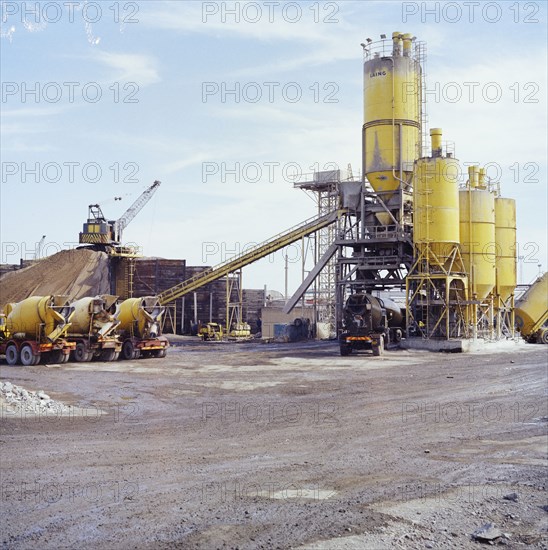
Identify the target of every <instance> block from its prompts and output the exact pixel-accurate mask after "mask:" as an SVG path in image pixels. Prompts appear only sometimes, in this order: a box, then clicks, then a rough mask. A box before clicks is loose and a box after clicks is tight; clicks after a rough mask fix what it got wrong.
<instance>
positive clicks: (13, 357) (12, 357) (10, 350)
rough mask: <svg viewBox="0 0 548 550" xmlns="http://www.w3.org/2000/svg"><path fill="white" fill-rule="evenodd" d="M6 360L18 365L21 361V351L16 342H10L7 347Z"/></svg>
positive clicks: (9, 363)
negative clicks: (18, 349)
mask: <svg viewBox="0 0 548 550" xmlns="http://www.w3.org/2000/svg"><path fill="white" fill-rule="evenodd" d="M6 362H7V363H8V365H12V366H13V365H17V363H19V352H18V351H17V346H16V345H15V344H10V345H9V346H8V347H7V348H6Z"/></svg>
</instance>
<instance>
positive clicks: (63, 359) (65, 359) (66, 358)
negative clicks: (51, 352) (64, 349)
mask: <svg viewBox="0 0 548 550" xmlns="http://www.w3.org/2000/svg"><path fill="white" fill-rule="evenodd" d="M69 358H70V353H63V357H62V358H61V363H68V362H69Z"/></svg>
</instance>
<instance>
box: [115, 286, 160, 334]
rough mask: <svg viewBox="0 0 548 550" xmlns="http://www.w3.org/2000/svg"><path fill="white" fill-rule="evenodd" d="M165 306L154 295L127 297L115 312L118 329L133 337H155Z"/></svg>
mask: <svg viewBox="0 0 548 550" xmlns="http://www.w3.org/2000/svg"><path fill="white" fill-rule="evenodd" d="M164 311H165V308H164V307H163V306H161V305H160V303H159V301H158V298H157V297H156V296H145V297H143V298H128V299H127V300H124V301H123V302H122V303H121V304H120V306H119V308H118V312H117V314H116V317H117V318H118V320H119V321H120V327H119V329H120V331H122V332H126V333H127V334H129V335H131V336H132V337H135V338H156V337H158V336H160V334H161V320H162V315H163V314H164Z"/></svg>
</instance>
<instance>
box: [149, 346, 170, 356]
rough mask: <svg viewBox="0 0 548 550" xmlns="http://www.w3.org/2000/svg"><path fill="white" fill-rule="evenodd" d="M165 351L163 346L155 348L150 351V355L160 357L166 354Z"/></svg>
mask: <svg viewBox="0 0 548 550" xmlns="http://www.w3.org/2000/svg"><path fill="white" fill-rule="evenodd" d="M166 353H167V350H166V349H165V348H164V349H155V350H154V351H153V352H152V357H157V358H162V357H165V356H166Z"/></svg>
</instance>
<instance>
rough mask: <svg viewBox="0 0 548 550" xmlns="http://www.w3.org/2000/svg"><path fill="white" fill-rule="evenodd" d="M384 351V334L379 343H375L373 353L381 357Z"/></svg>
mask: <svg viewBox="0 0 548 550" xmlns="http://www.w3.org/2000/svg"><path fill="white" fill-rule="evenodd" d="M383 353H384V338H383V337H382V336H380V337H379V339H378V344H375V345H373V355H374V356H375V357H379V356H380V355H382V354H383Z"/></svg>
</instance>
